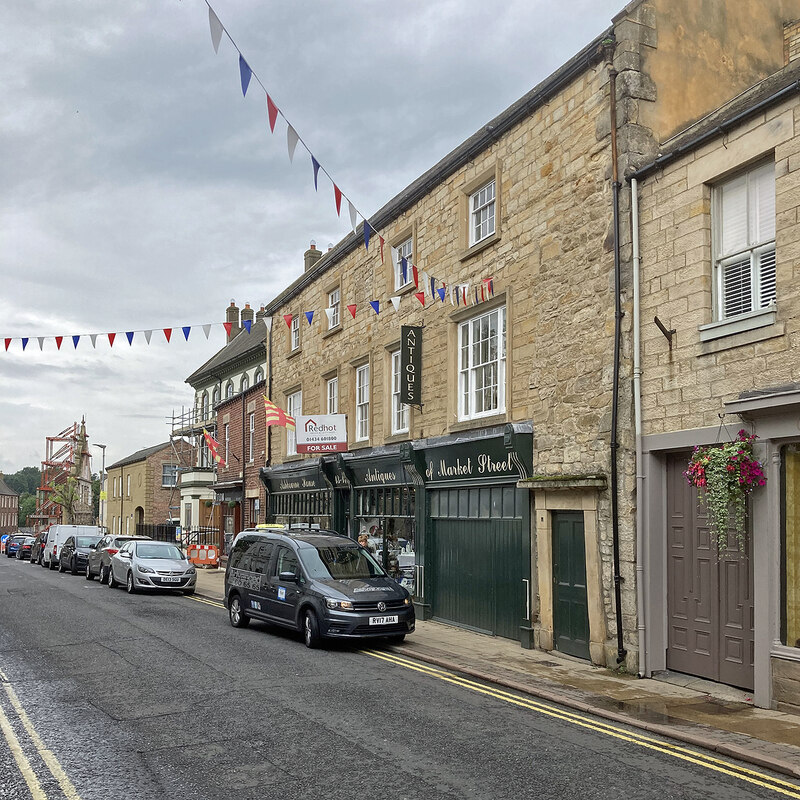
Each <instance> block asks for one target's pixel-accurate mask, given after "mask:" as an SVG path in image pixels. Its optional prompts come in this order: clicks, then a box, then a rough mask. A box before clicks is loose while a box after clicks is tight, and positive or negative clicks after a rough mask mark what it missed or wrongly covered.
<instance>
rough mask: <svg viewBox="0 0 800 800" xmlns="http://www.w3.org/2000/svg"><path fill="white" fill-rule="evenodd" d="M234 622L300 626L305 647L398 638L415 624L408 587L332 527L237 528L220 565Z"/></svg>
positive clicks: (231, 620) (295, 628)
mask: <svg viewBox="0 0 800 800" xmlns="http://www.w3.org/2000/svg"><path fill="white" fill-rule="evenodd" d="M225 605H226V607H227V608H228V615H229V618H230V623H231V625H233V627H234V628H243V627H245V626H246V625H247V624H248V623H249V622H250V620H251V619H261V620H264V621H265V622H271V623H274V624H276V625H282V626H284V627H287V628H292V629H294V630H298V631H301V632H302V633H303V638H304V640H305V643H306V646H307V647H316V646H318V645H319V643H320V640H321V639H322V638H323V637H326V636H327V637H330V638H332V639H333V638H336V639H359V638H367V639H369V638H378V637H388V638H390V639H391V640H393V641H402V640H403V638H404V637H405V635H406V634H407V633H411V632H412V631H413V630H414V626H415V616H414V606H413V605H412V603H411V596H410V595H409V593H408V591H407V590H406V589H405V588H403V587H402V586H400V584H398V583H397V582H396V581H395V580H393V579H392V578H390V577H389V575H388V574H387V573H386V572H385V571H384V569H383V567H381V565H380V564H379V563H378V561H377V560H376V559H375V557H374V556H373V555H372V554H371V553H370V552H369V551H368V550H367V549H365V548H363V547H361V546H360V545H359V544H358V543H357V542H355V541H353V540H352V539H349V538H347V537H346V536H342V535H340V534H338V533H335V532H333V531H325V530H318V531H317V530H308V529H305V530H303V529H298V528H290V529H288V530H286V531H284V532H278V531H274V532H271V531H260V530H247V531H243V532H242V533H241V534H239V536H237V537H236V544H235V545H234V548H233V551H232V552H231V556H230V558H229V560H228V566H227V569H226V571H225Z"/></svg>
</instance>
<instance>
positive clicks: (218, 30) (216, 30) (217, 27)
mask: <svg viewBox="0 0 800 800" xmlns="http://www.w3.org/2000/svg"><path fill="white" fill-rule="evenodd" d="M208 25H209V27H210V28H211V44H213V45H214V52H215V53H219V40H220V39H221V38H222V23H221V22H220V21H219V17H218V16H217V15H216V14H215V13H214V9H213V8H211V6H209V7H208Z"/></svg>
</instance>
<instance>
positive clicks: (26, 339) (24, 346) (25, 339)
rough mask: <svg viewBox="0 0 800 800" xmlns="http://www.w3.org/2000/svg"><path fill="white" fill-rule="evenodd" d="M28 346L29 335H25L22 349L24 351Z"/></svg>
mask: <svg viewBox="0 0 800 800" xmlns="http://www.w3.org/2000/svg"><path fill="white" fill-rule="evenodd" d="M27 346H28V337H27V336H25V337H23V339H22V350H23V352H24V351H25V348H26V347H27Z"/></svg>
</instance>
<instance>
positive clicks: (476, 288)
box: [475, 286, 478, 305]
mask: <svg viewBox="0 0 800 800" xmlns="http://www.w3.org/2000/svg"><path fill="white" fill-rule="evenodd" d="M475 305H478V287H477V286H476V287H475Z"/></svg>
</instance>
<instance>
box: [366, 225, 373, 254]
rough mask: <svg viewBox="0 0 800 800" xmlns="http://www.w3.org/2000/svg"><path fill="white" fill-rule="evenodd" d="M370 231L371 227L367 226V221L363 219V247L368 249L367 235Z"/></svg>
mask: <svg viewBox="0 0 800 800" xmlns="http://www.w3.org/2000/svg"><path fill="white" fill-rule="evenodd" d="M370 233H372V228H370V227H369V222H367V221H366V220H364V247H365V248H366V249H367V250H369V235H370Z"/></svg>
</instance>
